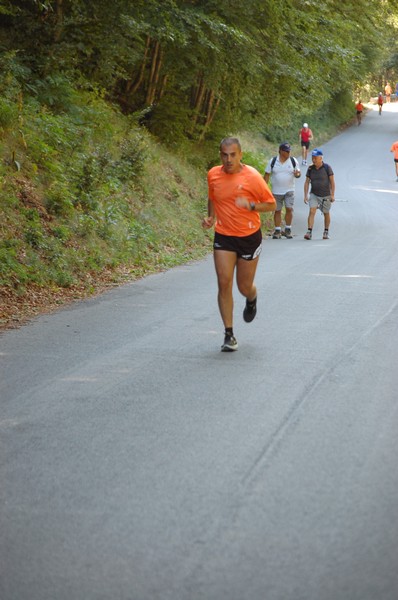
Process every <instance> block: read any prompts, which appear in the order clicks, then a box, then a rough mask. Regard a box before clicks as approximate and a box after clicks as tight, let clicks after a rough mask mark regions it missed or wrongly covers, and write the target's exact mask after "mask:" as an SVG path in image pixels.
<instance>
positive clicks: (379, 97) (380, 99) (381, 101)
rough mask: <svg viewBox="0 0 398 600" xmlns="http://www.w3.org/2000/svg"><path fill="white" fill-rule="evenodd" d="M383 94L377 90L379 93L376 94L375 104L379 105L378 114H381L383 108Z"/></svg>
mask: <svg viewBox="0 0 398 600" xmlns="http://www.w3.org/2000/svg"><path fill="white" fill-rule="evenodd" d="M383 102H384V100H383V94H382V93H381V92H379V95H378V96H377V104H378V105H379V115H380V116H381V111H382V108H383Z"/></svg>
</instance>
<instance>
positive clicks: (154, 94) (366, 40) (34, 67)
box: [0, 0, 398, 291]
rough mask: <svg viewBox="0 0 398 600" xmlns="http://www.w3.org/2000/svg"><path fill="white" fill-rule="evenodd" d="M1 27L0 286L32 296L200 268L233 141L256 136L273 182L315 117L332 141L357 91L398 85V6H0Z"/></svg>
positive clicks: (259, 0)
mask: <svg viewBox="0 0 398 600" xmlns="http://www.w3.org/2000/svg"><path fill="white" fill-rule="evenodd" d="M0 14H1V15H2V23H1V25H0V49H1V50H0V131H1V134H2V135H1V139H0V178H1V180H2V182H3V188H2V190H1V191H0V209H1V211H2V213H1V215H0V282H1V283H2V285H6V286H10V287H12V288H13V289H16V290H20V291H23V290H25V289H28V287H29V285H30V284H32V283H35V284H36V285H42V286H53V285H55V286H66V287H67V286H74V285H76V284H78V283H79V282H82V281H84V280H85V277H86V276H87V274H88V273H90V272H96V273H98V272H100V271H102V270H104V269H107V268H109V269H113V268H115V267H116V266H117V265H122V264H125V265H128V266H129V268H130V269H132V270H133V271H134V272H136V273H139V274H142V273H143V272H145V271H146V270H150V269H158V268H163V267H165V268H166V267H169V266H172V265H174V264H177V263H178V262H181V261H184V260H188V259H189V258H190V257H192V256H200V255H201V254H203V253H205V252H207V251H208V249H209V243H208V239H209V238H208V234H204V233H203V231H202V230H201V228H200V227H199V226H198V223H199V219H200V217H201V216H202V215H203V212H204V211H205V206H206V202H205V200H204V199H205V198H206V189H205V187H206V186H205V170H206V168H207V167H209V166H211V165H212V164H215V163H216V162H218V160H219V157H218V152H217V149H218V143H219V141H220V139H221V138H222V137H224V136H225V135H226V134H228V133H229V132H236V131H247V132H249V133H248V135H247V140H245V143H244V145H243V150H244V161H245V162H246V163H247V164H250V165H252V166H254V167H255V168H257V169H258V170H259V171H260V172H263V170H264V167H265V164H266V162H267V160H268V159H269V158H270V156H272V155H274V154H275V153H276V151H277V146H278V144H279V143H280V142H281V141H283V140H286V139H287V140H289V141H290V142H291V143H293V144H295V143H297V137H298V130H299V128H300V126H301V123H302V122H303V121H309V122H310V123H311V127H312V128H313V130H314V132H315V135H316V139H317V143H318V141H319V142H320V143H322V140H323V139H326V136H327V135H329V134H331V133H332V132H334V131H335V130H336V128H338V126H339V125H340V124H341V123H344V122H346V121H347V120H349V119H350V118H351V117H352V112H353V109H352V99H353V95H354V94H356V93H358V91H361V92H362V91H364V92H365V91H366V90H370V89H373V88H375V89H379V88H380V86H382V85H383V84H384V82H385V79H386V78H387V77H388V78H389V79H392V80H394V79H395V80H398V61H397V57H398V45H397V44H398V43H397V39H398V38H397V35H396V33H397V29H398V10H397V7H396V3H394V1H393V0H381V1H380V2H378V3H376V2H368V0H355V1H354V0H348V1H346V2H344V3H343V4H342V3H341V2H339V1H337V0H324V2H323V3H322V6H321V5H320V4H319V2H315V1H314V0H306V1H305V2H295V1H294V0H285V1H284V2H279V1H278V2H275V1H271V0H247V1H246V2H245V3H244V9H242V6H241V4H240V3H238V2H236V1H235V0H225V1H224V2H219V1H216V0H190V1H188V0H164V1H163V2H159V1H158V0H135V1H134V2H129V1H127V0H115V1H114V2H113V4H112V10H110V9H109V2H106V1H105V0H95V1H94V0H70V1H68V2H55V1H52V0H45V1H44V0H43V1H40V2H39V1H36V0H30V1H25V0H18V1H17V2H9V1H6V0H3V1H1V0H0ZM386 24H387V25H388V27H386ZM148 132H150V133H148ZM251 134H253V135H251ZM155 139H157V140H160V141H161V142H162V143H163V144H164V146H165V147H168V148H169V149H170V148H172V152H173V153H171V152H170V150H169V151H166V150H165V148H164V147H162V146H159V145H158V143H157V142H156V141H155ZM182 220H183V226H182V225H181V222H182Z"/></svg>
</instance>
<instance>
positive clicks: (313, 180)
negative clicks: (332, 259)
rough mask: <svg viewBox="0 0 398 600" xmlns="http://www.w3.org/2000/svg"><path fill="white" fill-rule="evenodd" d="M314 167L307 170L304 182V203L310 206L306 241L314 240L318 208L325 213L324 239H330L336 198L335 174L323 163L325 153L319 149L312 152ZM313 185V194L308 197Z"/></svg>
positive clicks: (311, 166)
mask: <svg viewBox="0 0 398 600" xmlns="http://www.w3.org/2000/svg"><path fill="white" fill-rule="evenodd" d="M312 163H313V164H312V165H310V166H309V167H308V169H307V173H306V176H305V182H304V202H305V204H309V207H310V212H309V214H308V230H307V233H306V234H305V236H304V239H306V240H310V239H312V228H313V226H314V219H315V213H316V211H317V208H319V210H320V211H321V213H323V218H324V230H323V239H324V240H328V239H329V227H330V209H331V206H332V202H334V200H335V197H334V193H335V182H334V173H333V169H332V167H331V166H330V165H327V164H326V163H324V162H323V152H322V150H319V149H318V148H314V150H313V151H312ZM310 184H311V192H310V194H309V195H308V191H309V187H310Z"/></svg>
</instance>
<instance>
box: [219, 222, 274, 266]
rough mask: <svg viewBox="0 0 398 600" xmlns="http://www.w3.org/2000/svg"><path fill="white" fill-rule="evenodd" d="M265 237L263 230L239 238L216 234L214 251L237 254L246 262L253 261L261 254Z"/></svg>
mask: <svg viewBox="0 0 398 600" xmlns="http://www.w3.org/2000/svg"><path fill="white" fill-rule="evenodd" d="M262 242H263V235H262V233H261V229H258V230H257V231H256V232H255V233H252V234H251V235H247V236H245V237H237V236H235V235H222V233H217V231H216V232H215V234H214V243H213V248H214V250H226V251H227V252H236V254H237V255H238V258H243V259H244V260H253V259H254V258H257V256H259V254H260V252H261V248H262Z"/></svg>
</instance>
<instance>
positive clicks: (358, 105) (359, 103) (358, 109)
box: [355, 100, 363, 125]
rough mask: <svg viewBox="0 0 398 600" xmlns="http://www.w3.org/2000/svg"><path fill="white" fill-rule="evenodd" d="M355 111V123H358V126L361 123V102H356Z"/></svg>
mask: <svg viewBox="0 0 398 600" xmlns="http://www.w3.org/2000/svg"><path fill="white" fill-rule="evenodd" d="M355 110H356V111H357V122H358V125H360V124H361V123H362V113H363V104H362V100H358V102H357V103H356V105H355Z"/></svg>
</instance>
